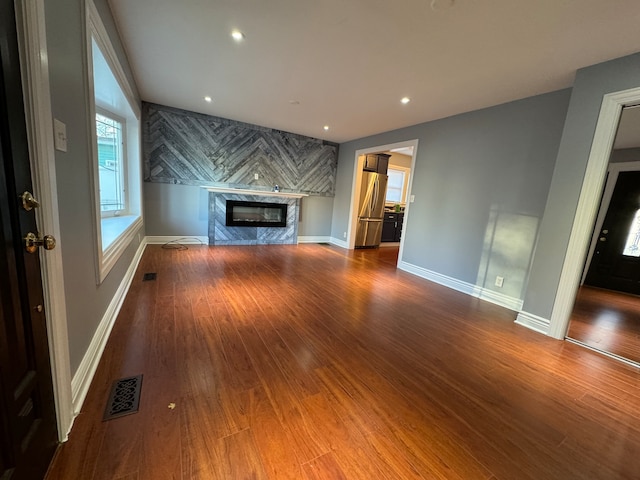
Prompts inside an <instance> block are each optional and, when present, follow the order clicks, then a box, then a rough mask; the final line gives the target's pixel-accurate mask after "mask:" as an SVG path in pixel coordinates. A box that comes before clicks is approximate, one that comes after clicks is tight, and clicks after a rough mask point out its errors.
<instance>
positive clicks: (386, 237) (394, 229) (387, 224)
mask: <svg viewBox="0 0 640 480" xmlns="http://www.w3.org/2000/svg"><path fill="white" fill-rule="evenodd" d="M403 221H404V213H388V212H385V214H384V218H383V220H382V237H381V238H380V241H381V242H399V241H400V236H401V234H402V222H403Z"/></svg>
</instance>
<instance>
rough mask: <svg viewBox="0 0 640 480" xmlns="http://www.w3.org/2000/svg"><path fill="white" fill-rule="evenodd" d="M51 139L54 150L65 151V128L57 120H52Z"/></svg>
mask: <svg viewBox="0 0 640 480" xmlns="http://www.w3.org/2000/svg"><path fill="white" fill-rule="evenodd" d="M53 139H54V144H55V147H56V150H60V151H61V152H66V151H67V126H66V125H65V124H64V123H62V122H61V121H60V120H58V119H57V118H54V119H53Z"/></svg>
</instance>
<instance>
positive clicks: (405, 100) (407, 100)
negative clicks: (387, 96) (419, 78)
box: [400, 97, 411, 105]
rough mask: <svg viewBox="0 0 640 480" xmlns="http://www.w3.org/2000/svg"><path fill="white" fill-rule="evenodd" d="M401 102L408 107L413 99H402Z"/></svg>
mask: <svg viewBox="0 0 640 480" xmlns="http://www.w3.org/2000/svg"><path fill="white" fill-rule="evenodd" d="M400 101H401V102H402V103H404V104H405V105H406V104H407V103H409V102H410V101H411V99H410V98H409V97H402V99H401V100H400Z"/></svg>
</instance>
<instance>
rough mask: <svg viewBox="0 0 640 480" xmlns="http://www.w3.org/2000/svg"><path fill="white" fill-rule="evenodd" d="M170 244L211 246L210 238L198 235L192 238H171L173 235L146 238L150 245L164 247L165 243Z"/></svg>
mask: <svg viewBox="0 0 640 480" xmlns="http://www.w3.org/2000/svg"><path fill="white" fill-rule="evenodd" d="M170 242H174V243H182V244H184V245H209V237H201V236H197V235H192V236H188V235H185V236H171V235H164V236H153V235H151V236H147V237H146V243H148V244H153V245H157V244H159V245H164V244H165V243H170Z"/></svg>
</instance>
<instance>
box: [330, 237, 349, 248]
mask: <svg viewBox="0 0 640 480" xmlns="http://www.w3.org/2000/svg"><path fill="white" fill-rule="evenodd" d="M329 243H330V244H331V245H335V246H337V247H342V248H347V249H348V248H349V244H348V243H347V242H346V240H340V239H339V238H336V237H330V238H329Z"/></svg>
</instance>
